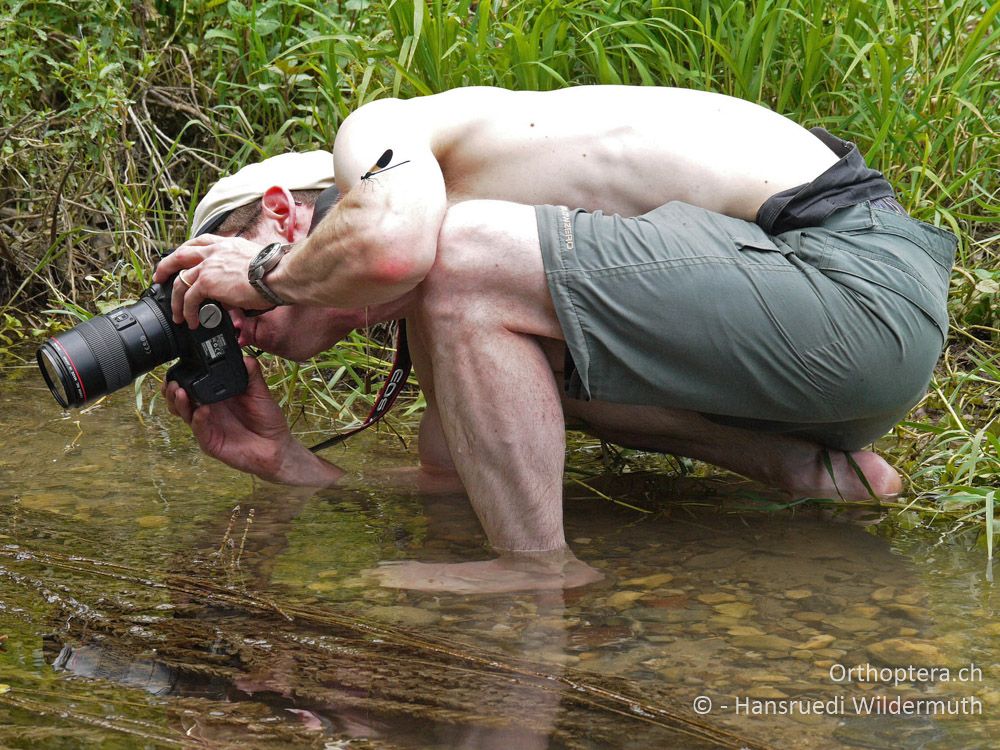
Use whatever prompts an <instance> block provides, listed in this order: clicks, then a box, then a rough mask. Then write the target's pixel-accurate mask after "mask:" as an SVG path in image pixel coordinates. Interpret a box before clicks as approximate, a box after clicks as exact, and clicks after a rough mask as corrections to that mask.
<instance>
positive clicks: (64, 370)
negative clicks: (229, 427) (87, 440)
mask: <svg viewBox="0 0 1000 750" xmlns="http://www.w3.org/2000/svg"><path fill="white" fill-rule="evenodd" d="M176 278H177V276H176V274H175V275H174V276H172V277H171V278H170V279H168V280H167V281H166V283H164V284H153V285H152V286H151V287H149V288H148V289H147V290H146V291H144V292H143V293H142V295H141V296H140V297H139V300H138V301H137V302H136V303H135V304H132V305H125V306H123V307H119V308H116V309H114V310H112V311H111V312H109V313H106V314H104V315H95V316H94V317H93V318H91V319H90V320H86V321H84V322H83V323H80V325H78V326H76V327H75V328H72V329H70V330H69V331H64V332H63V333H60V334H58V335H56V336H53V337H52V338H50V339H49V340H48V341H46V342H45V343H44V344H42V346H41V347H40V348H39V350H38V354H37V355H36V359H37V361H38V366H39V368H40V369H41V371H42V376H43V377H44V378H45V382H46V384H47V385H48V387H49V390H50V391H52V395H53V396H54V397H55V399H56V401H58V402H59V404H60V405H62V406H63V407H70V406H76V407H78V406H82V405H83V404H85V403H87V402H88V401H93V400H94V399H96V398H98V397H100V396H104V395H106V394H108V393H111V392H112V391H116V390H118V389H119V388H122V387H124V386H126V385H128V384H129V383H131V382H132V381H133V380H135V378H136V377H138V376H139V375H141V374H143V373H145V372H149V371H150V370H152V369H153V368H154V367H157V366H159V365H161V364H163V363H165V362H169V361H170V360H172V359H176V360H177V363H176V364H175V365H173V366H172V367H171V368H170V369H169V370H167V379H168V380H176V381H177V382H178V384H180V386H181V387H182V388H183V389H184V390H185V391H187V393H188V395H189V396H190V397H191V398H192V399H194V401H196V402H197V403H199V404H213V403H215V402H217V401H223V400H224V399H227V398H230V397H232V396H238V395H239V394H241V393H243V392H244V391H245V390H246V389H247V370H246V366H245V365H244V364H243V354H242V352H241V351H240V346H239V340H238V337H237V335H236V329H235V327H234V326H233V322H232V320H231V319H230V317H229V315H228V314H227V313H226V311H225V310H224V309H223V307H222V305H220V304H219V303H218V302H215V301H213V300H205V301H204V302H202V304H201V307H200V308H199V311H198V320H199V322H200V325H199V326H198V328H195V329H194V330H191V329H190V328H188V327H187V325H186V324H185V323H181V324H180V325H177V324H175V323H174V322H173V320H172V319H171V310H170V296H171V292H172V290H173V284H174V280H175V279H176Z"/></svg>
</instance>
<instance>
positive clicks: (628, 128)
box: [156, 87, 900, 591]
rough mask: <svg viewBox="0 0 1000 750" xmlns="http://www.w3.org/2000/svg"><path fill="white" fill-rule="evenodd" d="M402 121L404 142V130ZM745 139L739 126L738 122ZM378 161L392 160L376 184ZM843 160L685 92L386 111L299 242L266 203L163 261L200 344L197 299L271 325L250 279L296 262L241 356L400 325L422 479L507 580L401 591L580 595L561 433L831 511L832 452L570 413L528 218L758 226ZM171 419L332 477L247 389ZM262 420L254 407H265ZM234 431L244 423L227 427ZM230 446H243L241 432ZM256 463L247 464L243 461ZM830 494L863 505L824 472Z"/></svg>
mask: <svg viewBox="0 0 1000 750" xmlns="http://www.w3.org/2000/svg"><path fill="white" fill-rule="evenodd" d="M401 123H405V127H402V126H401ZM733 123H738V125H734V124H733ZM387 148H392V150H393V154H394V155H393V160H392V161H393V162H394V163H395V162H402V161H406V162H408V163H407V164H405V165H402V166H400V167H399V168H396V169H391V170H385V171H384V172H382V173H378V172H376V173H375V174H374V175H372V176H371V177H369V178H368V179H364V180H362V177H363V176H365V175H366V173H368V172H369V171H371V170H372V166H373V164H374V163H375V160H376V159H378V157H379V156H380V155H382V154H383V153H384V152H385V151H386V149H387ZM835 159H836V157H835V156H834V155H833V154H832V152H830V151H829V150H828V149H827V148H826V147H825V146H823V145H822V144H821V143H820V142H819V141H818V140H817V139H816V138H815V137H814V136H812V135H811V134H809V133H808V132H807V131H805V130H804V129H802V128H801V127H799V126H798V125H796V124H795V123H793V122H791V121H789V120H787V119H785V118H783V117H780V116H778V115H776V114H774V113H772V112H770V111H768V110H766V109H763V108H760V107H756V106H755V105H751V104H748V103H746V102H743V101H740V100H736V99H731V98H728V97H724V96H721V95H715V94H706V93H703V92H692V91H685V90H680V89H654V88H643V89H638V88H627V87H579V88H573V89H567V90H563V91H557V92H547V93H537V92H509V91H501V90H495V89H481V88H472V89H458V90H454V91H451V92H447V93H445V94H439V95H436V96H430V97H424V98H421V99H414V100H408V101H397V100H381V101H378V102H373V103H371V104H369V105H366V106H364V107H362V108H361V109H359V110H358V111H357V112H355V113H354V114H353V115H352V116H351V117H350V118H348V119H347V120H346V121H345V123H344V125H343V127H342V129H341V131H340V133H339V134H338V137H337V142H336V146H335V149H334V161H335V169H336V174H337V183H338V187H339V188H340V190H341V193H342V195H343V197H342V199H341V201H340V202H339V203H338V205H337V206H336V207H335V208H334V209H333V210H332V211H331V212H330V214H329V215H328V216H327V217H326V218H325V219H324V220H323V221H322V222H321V223H320V224H319V226H318V227H317V228H316V230H315V231H314V232H313V233H312V234H311V235H310V236H309V237H308V238H306V231H307V229H308V226H309V221H310V219H311V209H309V208H308V207H304V206H296V205H295V203H294V201H293V200H291V195H290V193H289V192H288V191H287V190H286V189H284V188H283V187H282V186H275V187H273V188H271V189H270V190H268V191H267V192H266V193H265V195H264V196H263V197H262V199H261V202H262V213H263V220H262V222H261V225H260V226H259V227H258V229H257V230H256V231H255V232H254V233H252V234H251V235H250V236H248V237H241V238H226V237H220V236H216V235H207V236H202V237H199V238H195V239H194V240H191V241H190V242H187V243H185V244H184V245H182V246H181V247H180V248H179V249H178V250H177V251H176V252H174V253H173V254H172V255H170V256H169V257H168V258H167V259H165V260H164V261H163V262H161V264H160V266H159V267H158V269H157V271H156V279H157V280H162V279H164V278H166V277H167V276H168V275H169V274H171V273H173V272H175V271H177V270H180V269H190V270H188V271H186V273H185V277H186V278H187V279H188V280H189V281H191V286H190V287H188V286H186V285H184V284H175V286H174V295H175V296H174V300H173V303H174V317H175V320H177V321H181V320H182V319H184V320H187V321H188V322H189V324H191V325H196V324H197V319H196V315H197V308H198V304H199V303H200V301H201V300H202V299H204V298H206V297H212V298H215V299H218V300H220V301H222V302H224V303H225V304H227V305H228V306H230V307H233V308H242V309H246V310H252V309H265V308H267V307H269V304H268V303H267V302H266V301H265V300H264V299H263V298H262V297H260V295H259V294H258V293H257V292H256V291H255V290H254V289H253V288H252V287H251V286H250V285H249V283H248V281H247V267H248V265H249V263H250V260H251V259H252V258H253V256H254V255H255V254H256V253H257V252H258V250H259V249H260V247H261V246H262V245H263V244H266V243H267V242H271V241H281V242H290V243H296V246H295V248H294V249H293V251H292V252H291V253H290V254H289V255H288V256H286V257H285V258H284V259H283V260H282V262H281V263H280V264H279V265H278V266H277V267H276V268H275V269H274V271H272V272H271V273H269V274H268V276H267V283H268V285H269V286H271V288H272V289H274V291H275V292H276V293H278V294H279V295H280V296H281V297H282V298H284V299H286V300H289V301H290V302H292V303H293V304H292V305H291V306H290V307H288V308H284V309H278V310H275V311H274V312H271V313H267V314H266V315H263V316H261V317H258V318H255V319H250V320H247V319H246V318H244V317H243V316H241V315H237V323H238V325H239V326H240V328H241V343H245V344H249V343H255V344H257V345H259V346H262V348H265V349H267V350H269V351H273V352H275V353H277V354H280V355H283V356H289V357H292V358H297V359H298V358H304V357H306V356H308V355H310V354H312V353H316V352H319V351H322V350H323V349H325V348H327V347H329V346H330V345H332V344H333V343H335V341H336V340H338V339H339V338H340V337H341V336H343V335H344V334H345V333H346V332H347V331H349V330H350V329H352V328H353V327H355V326H358V325H361V324H362V321H366V322H367V323H374V322H378V321H382V320H391V319H394V318H398V317H406V318H407V321H408V323H409V330H410V333H411V336H410V338H411V352H412V354H413V359H414V363H415V367H416V370H417V373H418V376H419V379H420V383H421V387H422V389H423V391H424V393H425V395H426V398H427V404H428V408H427V412H426V414H425V416H424V418H423V421H422V423H421V429H420V440H419V454H420V466H421V468H420V471H419V476H423V477H433V478H435V480H436V481H437V482H438V483H439V484H440V483H442V482H444V483H446V481H445V479H443V478H449V477H450V478H452V479H453V480H460V481H461V484H462V485H464V487H465V489H466V491H467V493H468V496H469V500H470V502H471V503H472V506H473V508H474V510H475V511H476V513H477V515H478V517H479V519H480V522H481V523H482V525H483V529H484V531H485V532H486V534H487V537H488V538H489V541H490V543H491V545H492V546H493V547H494V549H495V550H497V552H498V553H500V556H499V558H498V559H496V560H491V561H481V562H475V563H463V564H457V565H434V566H427V565H422V564H418V563H410V564H404V565H395V566H391V567H387V568H385V569H384V570H383V571H382V578H383V581H384V582H385V583H386V584H387V585H394V586H404V587H410V588H421V589H431V590H436V589H441V590H462V591H484V590H514V589H524V588H554V587H567V586H575V585H582V584H585V583H588V582H591V581H593V580H596V579H597V578H598V577H599V574H598V573H597V572H596V571H594V570H593V569H591V568H589V567H588V566H586V565H585V564H584V563H582V562H580V561H579V560H577V559H576V558H575V557H573V555H572V553H571V552H570V551H569V550H568V548H567V546H566V543H565V537H564V532H563V525H562V505H561V503H562V474H563V460H564V451H565V424H566V422H567V421H572V422H574V423H576V424H579V425H582V426H584V427H586V429H588V430H589V431H590V432H592V433H593V434H596V435H600V436H602V437H605V438H606V439H609V440H612V441H614V442H618V443H621V444H623V445H628V446H631V447H638V448H644V449H647V450H656V451H662V452H669V453H674V454H679V455H685V456H690V457H693V458H697V459H701V460H705V461H708V462H710V463H714V464H716V465H719V466H722V467H724V468H727V469H730V470H733V471H736V472H738V473H741V474H744V475H746V476H749V477H752V478H754V479H758V480H760V481H762V482H764V483H766V484H768V485H771V486H775V487H779V488H781V489H783V490H786V491H787V492H789V493H791V494H792V495H795V496H803V495H812V496H836V494H837V489H835V487H834V484H833V480H832V479H831V478H830V476H829V475H828V473H827V470H826V467H825V465H824V462H823V458H822V446H820V445H818V444H815V443H810V442H806V441H804V440H800V439H797V438H791V437H786V436H781V435H776V434H763V433H757V432H752V431H749V430H742V429H737V428H732V427H723V426H721V425H717V424H714V423H712V422H709V421H708V420H706V419H704V418H703V417H701V416H700V415H698V414H696V413H694V412H686V411H680V410H674V409H658V408H651V407H645V406H644V407H635V406H623V405H620V404H612V403H608V402H597V401H591V402H580V401H571V400H566V399H563V398H562V397H561V395H560V388H559V387H558V385H557V384H558V383H560V382H561V373H560V372H559V369H560V368H561V366H562V360H563V343H562V339H563V336H562V332H561V329H560V326H559V322H558V319H557V318H556V315H555V310H554V308H553V305H552V300H551V298H550V296H549V292H548V288H547V285H546V282H545V277H544V269H543V266H542V260H541V253H540V249H539V241H538V236H537V229H536V225H535V214H534V209H533V208H532V207H531V206H532V205H533V204H538V203H556V204H565V205H569V206H579V207H583V208H588V209H602V210H604V211H606V212H617V213H620V214H622V215H628V216H634V215H639V214H641V213H644V212H646V211H648V210H651V209H653V208H655V207H657V206H659V205H661V204H663V203H666V202H668V201H671V200H683V201H686V202H688V203H692V204H695V205H700V206H703V207H705V208H709V209H712V210H715V211H719V212H723V213H727V214H729V215H732V216H735V217H738V218H743V219H751V220H752V219H753V217H754V216H755V215H756V212H757V209H758V208H759V207H760V205H761V204H762V203H763V202H764V201H765V200H766V199H767V198H768V197H769V196H770V195H772V194H773V193H775V192H778V191H780V190H783V189H785V188H788V187H792V186H795V185H798V184H801V183H804V182H808V181H810V180H812V179H813V178H814V177H815V176H817V175H818V174H820V173H821V172H822V171H824V170H825V169H826V168H828V167H829V166H830V165H831V164H832V163H833V162H834V161H835ZM166 397H167V403H168V405H169V407H170V409H171V411H173V412H174V413H176V414H178V415H180V416H181V417H182V418H183V419H184V420H185V421H186V422H188V423H189V424H190V425H191V427H192V429H193V430H194V433H195V436H196V438H197V439H198V441H199V444H200V445H201V446H202V448H203V449H204V450H206V452H208V453H209V455H213V456H214V457H216V458H218V459H220V460H222V461H224V462H225V463H228V464H230V465H232V466H235V467H236V468H239V469H241V470H244V471H250V472H252V473H255V474H258V475H259V476H262V477H264V478H267V479H270V480H273V481H279V482H291V483H303V484H315V485H327V484H331V483H334V482H336V481H337V479H338V478H339V476H340V470H339V469H337V468H336V467H333V466H332V465H330V464H328V463H326V462H324V461H322V460H321V459H319V458H317V457H315V456H313V455H312V454H311V453H309V452H308V451H307V450H306V449H305V448H304V447H302V446H301V445H300V444H298V443H297V442H296V441H294V440H292V439H291V438H290V435H289V434H288V431H287V426H286V427H282V426H281V425H282V424H283V423H284V419H283V418H282V417H281V415H280V412H279V411H278V409H277V407H276V406H274V407H273V408H272V407H266V406H265V405H264V401H266V400H267V399H268V396H267V395H266V387H265V386H264V385H263V381H262V380H261V379H260V376H259V373H258V372H257V370H256V368H252V370H251V392H250V393H249V394H248V395H247V396H245V397H241V398H243V399H254V400H251V401H249V402H248V404H247V406H249V405H253V406H254V410H248V412H247V414H248V416H244V417H242V418H238V417H237V416H236V415H235V414H233V413H232V412H233V411H234V410H237V411H238V410H242V409H243V408H244V404H242V403H240V402H238V401H237V400H234V401H233V402H232V403H230V404H228V405H213V406H211V407H204V406H203V407H199V408H197V409H192V407H191V404H190V402H189V400H188V399H187V396H186V394H184V393H183V392H182V391H180V390H179V389H178V388H177V387H176V385H175V384H171V385H169V386H168V387H167V390H166ZM256 399H259V400H256ZM234 420H236V421H235V422H234ZM228 430H233V433H232V434H230V433H229V432H228ZM248 455H249V456H253V457H254V459H253V460H252V461H247V460H245V459H244V458H241V456H248ZM853 458H854V460H855V461H856V462H857V464H858V465H859V466H860V468H861V469H862V470H863V471H864V473H865V475H866V476H867V479H868V481H869V483H870V485H871V486H872V488H873V489H874V490H875V492H876V493H877V494H879V495H881V496H888V495H892V494H895V493H898V492H899V490H900V480H899V477H898V475H897V473H896V472H895V471H894V470H893V469H892V468H891V467H890V466H889V465H888V464H886V463H885V462H884V461H883V460H882V459H881V458H880V457H878V456H877V455H876V454H874V453H871V452H867V451H859V452H856V453H854V454H853ZM832 460H833V467H832V468H833V472H834V477H835V478H836V484H837V488H839V493H840V494H841V495H842V496H843V497H845V498H849V499H850V498H864V497H867V496H868V491H867V489H866V488H865V487H864V485H863V483H862V482H861V481H860V480H859V478H858V477H857V476H856V474H855V472H854V471H853V469H852V468H851V467H850V466H849V464H848V461H847V459H846V457H845V456H844V455H843V454H841V453H837V452H834V453H832Z"/></svg>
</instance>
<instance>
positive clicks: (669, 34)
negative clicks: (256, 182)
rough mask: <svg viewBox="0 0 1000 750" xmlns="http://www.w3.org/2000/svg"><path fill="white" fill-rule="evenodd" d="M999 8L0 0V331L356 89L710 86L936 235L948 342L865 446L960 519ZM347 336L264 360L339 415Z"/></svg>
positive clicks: (971, 419)
mask: <svg viewBox="0 0 1000 750" xmlns="http://www.w3.org/2000/svg"><path fill="white" fill-rule="evenodd" d="M998 15H1000V2H992V3H990V2H986V1H985V0H941V1H939V2H928V1H926V0H925V1H924V2H916V1H915V0H900V1H897V2H887V3H871V2H863V1H862V0H845V1H844V2H841V3H823V2H819V1H818V0H756V1H748V0H670V1H665V0H644V1H642V2H640V1H639V0H617V1H616V2H596V1H595V0H568V1H567V2H558V3H556V2H539V1H538V0H492V1H490V2H472V1H471V0H450V1H448V2H445V1H444V0H432V1H430V2H428V1H427V0H396V1H395V2H369V1H368V0H347V1H346V2H328V1H326V0H323V1H321V0H229V1H228V2H222V1H221V0H155V2H154V1H153V0H148V1H147V2H145V3H132V2H125V0H111V2H107V1H106V0H102V1H100V2H99V1H98V0H75V1H74V2H73V3H72V4H70V3H61V2H44V3H43V2H39V1H38V0H15V1H14V2H13V4H10V5H9V6H8V7H7V9H6V10H0V81H2V83H3V88H4V92H5V95H4V96H3V97H0V115H2V118H0V121H2V122H3V123H4V125H3V126H2V127H0V185H2V186H3V190H4V192H3V196H2V198H0V264H2V265H0V304H2V307H0V348H3V347H5V346H8V345H9V343H10V342H16V341H17V340H18V339H25V338H31V337H33V336H36V335H38V334H39V332H40V331H42V330H43V329H46V328H48V327H49V326H51V325H52V324H53V323H54V322H57V321H59V320H61V319H62V317H61V316H59V315H54V314H49V315H45V314H42V313H39V311H40V310H44V309H49V310H66V311H70V312H73V311H75V312H77V313H81V312H82V311H83V310H91V309H94V307H95V305H94V302H95V300H97V301H104V302H105V303H109V304H110V303H113V302H115V301H117V300H118V299H120V298H122V297H127V296H128V295H129V294H134V293H135V292H136V291H137V290H138V289H140V288H141V287H142V286H143V285H144V284H145V283H147V281H148V276H149V270H150V268H151V265H152V263H153V261H154V260H155V258H156V257H157V255H158V254H159V253H161V252H162V251H163V250H165V249H167V248H169V247H170V246H172V245H173V244H175V243H177V242H179V241H180V240H181V239H182V238H183V236H184V234H185V231H184V230H185V226H186V220H187V217H188V216H189V214H190V212H191V210H192V207H193V204H194V202H195V201H196V199H197V197H198V195H200V193H202V192H203V191H204V189H205V187H206V186H207V184H209V183H210V182H211V181H213V180H214V179H215V178H216V177H217V176H218V175H219V174H221V173H222V172H224V171H226V170H227V169H230V168H231V167H233V166H234V165H237V164H241V163H244V162H246V161H248V160H255V159H258V158H261V157H264V156H267V155H270V154H273V153H277V152H280V151H284V150H287V149H290V148H306V147H308V148H314V147H326V148H328V147H330V145H331V144H332V142H333V139H334V136H335V134H336V130H337V128H338V126H339V124H340V122H341V121H342V120H343V119H344V117H346V116H347V115H348V114H349V113H350V111H351V110H353V109H354V108H355V107H357V106H359V105H360V104H363V103H364V102H366V101H369V100H371V99H375V98H379V97H384V96H401V97H411V96H417V95H425V94H432V93H435V92H439V91H444V90H447V89H451V88H454V87H457V86H469V85H492V86H502V87H507V88H517V89H538V90H545V89H553V88H557V87H561V86H568V85H578V84H590V83H605V84H636V85H670V86H687V87H694V88H698V89H707V90H712V91H719V92H723V93H727V94H732V95H735V96H739V97H742V98H745V99H749V100H751V101H756V102H760V103H762V104H765V105H767V106H769V107H772V108H774V109H775V110H777V111H779V112H782V113H784V114H787V115H788V116H789V117H792V118H793V119H795V120H797V121H799V122H801V123H802V124H804V125H806V126H812V125H823V126H824V127H826V128H828V129H830V130H832V131H834V132H836V133H837V134H839V135H841V136H843V137H846V138H849V139H851V140H854V141H856V142H857V143H858V144H859V145H860V147H861V149H862V151H863V152H864V153H866V155H867V157H868V159H869V162H870V163H871V164H873V165H874V166H876V167H877V168H879V169H881V170H882V171H884V172H885V173H886V174H887V176H888V177H889V178H890V180H891V181H892V182H893V183H894V184H895V185H896V186H897V188H898V190H899V193H900V198H901V200H902V202H903V203H904V204H905V205H906V206H907V208H908V209H909V210H910V212H911V213H912V214H913V215H915V216H916V217H917V218H920V219H923V220H926V221H929V222H931V223H935V224H939V225H943V226H947V227H949V228H951V229H953V230H955V231H956V232H958V233H959V234H960V236H961V238H962V242H961V246H960V249H959V261H958V267H957V269H956V273H955V275H954V278H953V284H952V294H951V302H950V304H951V311H952V337H951V339H950V341H949V346H948V353H947V356H946V358H945V360H944V364H943V366H942V367H941V368H940V370H939V372H938V374H937V376H936V379H935V382H934V384H933V387H932V389H931V391H930V393H929V394H928V397H927V399H926V400H925V401H924V403H923V404H921V405H920V406H919V407H918V408H917V409H916V410H914V413H913V414H912V415H911V419H909V420H908V421H907V422H906V423H904V424H903V425H901V426H900V427H899V428H898V429H897V430H896V431H895V433H894V435H893V436H891V438H890V440H889V441H888V442H887V444H886V447H887V449H888V450H889V451H890V452H892V453H893V454H894V458H895V460H896V461H897V463H898V464H899V465H900V466H901V467H902V468H903V469H904V470H905V471H906V472H907V473H908V475H909V477H910V479H911V481H912V486H913V489H914V492H915V493H916V494H917V495H919V496H924V495H927V496H933V497H935V498H938V499H940V504H939V507H941V509H942V510H948V509H954V507H958V508H959V509H960V510H961V512H962V513H965V515H968V516H969V518H970V520H974V519H975V518H977V517H979V518H981V517H983V515H984V514H985V508H986V507H987V503H986V500H985V498H986V497H991V498H992V496H991V495H990V494H989V493H990V492H991V491H992V488H993V487H995V486H996V481H997V473H998V468H997V467H998V463H1000V448H998V444H997V439H998V437H997V436H998V435H1000V427H998V425H997V419H996V417H997V415H996V403H997V396H998V384H1000V373H998V372H997V355H996V341H997V337H998V334H1000V314H998V306H997V300H998V289H1000V266H998V263H997V223H998V222H1000V200H998V189H1000V188H998V168H997V165H998V164H1000V145H998V144H1000V137H998V135H1000V134H998V132H997V131H998V118H997V112H998V111H1000V93H998V91H1000V58H998V50H1000V17H998ZM66 322H70V318H66ZM5 342H7V343H5ZM370 348H371V342H369V341H366V340H365V339H364V338H361V337H358V338H355V339H353V340H352V342H351V344H350V345H349V346H345V347H341V348H340V349H338V350H336V351H334V352H332V353H329V354H327V355H324V356H323V357H322V358H320V359H319V360H317V361H316V362H314V363H312V364H310V365H307V366H303V367H287V366H276V368H275V370H274V375H273V379H274V382H275V383H276V384H277V385H279V387H280V389H281V392H282V394H283V397H284V398H285V400H286V401H288V402H289V403H304V402H305V401H309V402H311V403H315V404H319V405H321V406H323V407H325V408H329V409H331V410H333V411H334V412H336V413H338V414H344V415H345V416H346V415H347V414H348V413H349V412H350V411H351V409H350V407H351V406H352V405H353V403H349V402H351V400H352V399H358V398H360V399H361V400H362V401H363V400H364V396H352V395H350V394H352V393H357V392H358V391H357V389H356V388H353V387H352V388H345V389H341V390H339V391H338V390H336V389H334V390H331V389H330V388H329V387H328V386H329V385H330V381H331V379H333V378H339V379H340V380H341V382H342V383H343V384H344V385H345V386H353V385H356V384H358V383H365V382H366V381H368V380H370V376H369V374H368V373H369V369H370V367H371V365H372V359H371V358H370V357H368V355H367V350H368V349H370ZM376 359H378V358H376ZM362 390H363V389H362ZM340 394H345V395H340ZM345 405H346V406H345ZM976 514H979V516H976Z"/></svg>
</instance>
